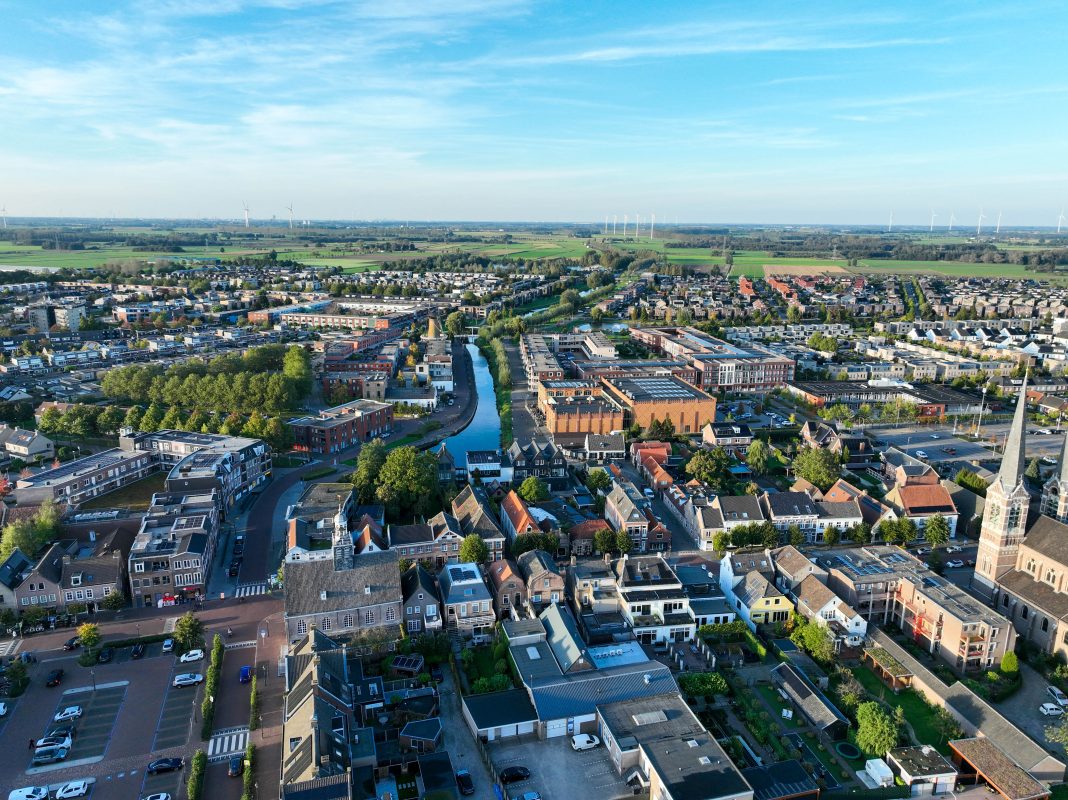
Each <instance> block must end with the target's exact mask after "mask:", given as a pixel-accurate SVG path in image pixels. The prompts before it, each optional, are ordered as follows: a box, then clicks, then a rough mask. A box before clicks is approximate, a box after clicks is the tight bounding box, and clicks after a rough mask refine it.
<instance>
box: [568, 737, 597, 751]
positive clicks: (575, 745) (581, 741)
mask: <svg viewBox="0 0 1068 800" xmlns="http://www.w3.org/2000/svg"><path fill="white" fill-rule="evenodd" d="M600 743H601V740H600V739H598V738H597V737H596V736H594V735H592V734H589V733H576V734H575V735H574V736H572V737H571V749H572V750H592V749H593V748H595V747H596V746H597V745H599V744H600Z"/></svg>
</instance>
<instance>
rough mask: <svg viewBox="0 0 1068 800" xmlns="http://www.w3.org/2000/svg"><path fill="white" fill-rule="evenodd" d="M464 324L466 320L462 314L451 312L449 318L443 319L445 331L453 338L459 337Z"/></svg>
mask: <svg viewBox="0 0 1068 800" xmlns="http://www.w3.org/2000/svg"><path fill="white" fill-rule="evenodd" d="M466 323H467V319H466V318H465V317H464V315H463V312H461V311H453V312H452V313H451V314H449V316H447V317H445V330H447V331H448V332H449V333H450V334H452V335H453V336H460V335H461V334H463V332H464V326H465V325H466Z"/></svg>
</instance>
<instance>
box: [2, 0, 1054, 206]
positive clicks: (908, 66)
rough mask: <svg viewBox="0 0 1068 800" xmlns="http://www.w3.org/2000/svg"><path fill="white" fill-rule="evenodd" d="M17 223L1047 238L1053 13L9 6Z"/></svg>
mask: <svg viewBox="0 0 1068 800" xmlns="http://www.w3.org/2000/svg"><path fill="white" fill-rule="evenodd" d="M0 19H3V24H2V25H0V109H2V111H0V120H2V122H0V203H3V204H4V205H6V207H7V209H8V213H9V214H11V215H13V216H19V215H43V214H63V215H111V214H115V215H119V216H181V217H189V216H219V217H228V218H235V217H238V216H240V214H241V205H242V202H244V201H247V202H248V204H249V206H250V207H251V210H252V212H251V213H252V216H254V217H257V218H270V217H271V215H272V214H274V215H277V216H279V217H285V216H286V215H287V214H288V212H287V211H286V210H285V207H286V206H288V205H289V204H290V203H292V204H293V206H294V211H295V213H296V215H297V216H298V218H299V217H308V218H345V219H348V218H358V219H382V218H391V219H411V220H424V219H453V220H463V219H480V220H486V219H499V220H568V221H603V219H604V216H605V215H606V214H607V215H613V214H615V215H618V217H619V219H620V221H622V217H623V215H624V214H628V215H630V216H631V219H633V216H634V214H636V213H640V214H641V215H642V217H643V218H645V219H647V218H648V217H649V215H650V214H654V213H655V214H656V215H657V218H658V220H661V221H674V220H675V219H678V220H680V221H704V222H736V223H740V222H753V223H794V222H796V223H804V222H810V223H820V222H827V223H834V222H837V223H884V222H885V221H886V220H887V219H888V217H889V214H890V212H891V211H893V212H894V219H895V222H896V223H899V224H907V223H912V224H926V223H927V222H928V220H929V219H930V215H931V212H932V210H934V211H935V213H937V214H938V218H937V219H936V223H937V224H942V225H944V224H946V223H947V222H948V221H949V215H950V213H951V212H952V213H953V214H954V215H955V217H956V219H957V221H958V225H961V226H972V227H974V225H975V222H976V218H977V216H978V214H979V210H980V208H985V210H986V215H987V217H988V218H990V219H996V217H997V214H998V213H999V212H1002V213H1003V215H1004V217H1003V224H1005V225H1016V224H1034V225H1053V224H1056V217H1057V214H1058V212H1059V211H1060V209H1061V207H1062V206H1066V205H1068V153H1066V147H1065V143H1066V141H1068V136H1066V130H1068V124H1066V123H1068V96H1066V95H1068V71H1066V69H1065V67H1066V61H1068V59H1066V57H1065V47H1066V44H1065V42H1066V38H1065V34H1066V32H1068V25H1066V22H1068V10H1066V9H1065V6H1064V5H1063V3H1059V2H1028V1H1027V0H1018V1H1016V2H1013V3H998V4H993V3H972V4H962V3H952V4H950V3H934V2H897V3H883V4H879V5H877V4H874V3H857V2H855V1H854V2H841V3H832V2H818V1H816V2H810V3H797V2H757V3H754V2H752V1H751V0H749V1H748V2H653V3H650V2H627V1H626V0H616V1H615V2H603V3H602V2H581V3H575V2H534V1H533V0H422V1H419V0H395V1H394V2H317V1H316V0H260V1H259V2H257V0H137V1H136V2H129V3H126V2H122V1H121V0H117V1H116V2H109V3H85V2H81V1H78V2H60V1H58V0H57V1H56V2H48V3H31V2H28V1H27V0H23V2H10V1H5V0H0Z"/></svg>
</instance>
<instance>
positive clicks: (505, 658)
mask: <svg viewBox="0 0 1068 800" xmlns="http://www.w3.org/2000/svg"><path fill="white" fill-rule="evenodd" d="M460 668H461V669H462V670H463V673H464V676H465V677H466V678H467V685H468V686H469V687H470V690H469V694H486V693H488V692H503V691H504V690H506V689H511V688H512V687H513V686H514V685H515V682H514V680H513V677H512V676H513V667H512V659H511V657H510V656H509V655H508V642H506V641H505V640H504V639H503V638H502V639H501V640H499V641H498V642H497V643H496V644H494V645H488V644H487V645H481V646H479V647H469V648H467V649H465V650H463V651H462V652H461V653H460Z"/></svg>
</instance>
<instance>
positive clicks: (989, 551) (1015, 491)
mask: <svg viewBox="0 0 1068 800" xmlns="http://www.w3.org/2000/svg"><path fill="white" fill-rule="evenodd" d="M1026 433H1027V377H1026V376H1025V377H1024V382H1023V386H1021V387H1020V399H1019V400H1018V401H1017V403H1016V413H1015V414H1014V415H1013V418H1012V427H1011V428H1009V436H1008V438H1007V439H1006V440H1005V453H1004V454H1003V456H1002V458H1001V469H1000V470H999V471H998V476H997V478H995V479H994V482H993V483H992V484H990V486H989V487H988V488H987V490H986V511H985V513H984V514H983V527H982V529H981V531H980V533H979V552H978V553H977V554H976V558H975V575H974V576H973V578H972V587H973V588H974V589H976V590H977V591H978V592H979V593H980V594H983V595H985V596H987V597H988V598H993V596H994V594H995V593H996V584H997V579H998V577H999V576H1000V575H1003V574H1004V573H1005V572H1007V571H1008V570H1011V569H1015V568H1016V554H1017V552H1018V551H1019V549H1020V542H1021V541H1023V537H1024V529H1025V527H1026V526H1027V511H1028V508H1029V506H1030V503H1031V496H1030V495H1029V494H1028V493H1027V487H1026V486H1025V485H1024V471H1025V470H1026V468H1027V466H1026V463H1025V460H1024V436H1025V435H1026Z"/></svg>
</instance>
